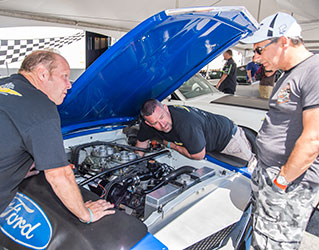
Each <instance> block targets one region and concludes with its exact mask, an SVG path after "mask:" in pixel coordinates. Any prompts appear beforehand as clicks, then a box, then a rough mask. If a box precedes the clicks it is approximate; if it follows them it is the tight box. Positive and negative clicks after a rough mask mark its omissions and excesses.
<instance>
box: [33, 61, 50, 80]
mask: <svg viewBox="0 0 319 250" xmlns="http://www.w3.org/2000/svg"><path fill="white" fill-rule="evenodd" d="M35 72H36V74H37V76H38V78H39V79H40V80H41V81H44V80H46V79H48V78H49V71H48V70H47V68H46V67H44V65H42V64H39V65H38V66H37V67H36V69H35Z"/></svg>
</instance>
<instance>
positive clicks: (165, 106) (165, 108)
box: [163, 104, 169, 112]
mask: <svg viewBox="0 0 319 250" xmlns="http://www.w3.org/2000/svg"><path fill="white" fill-rule="evenodd" d="M163 107H164V110H165V111H166V112H169V110H168V107H167V105H166V104H163Z"/></svg>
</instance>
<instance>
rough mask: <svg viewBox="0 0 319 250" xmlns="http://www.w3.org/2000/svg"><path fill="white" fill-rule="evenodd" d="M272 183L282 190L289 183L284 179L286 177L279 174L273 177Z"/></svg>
mask: <svg viewBox="0 0 319 250" xmlns="http://www.w3.org/2000/svg"><path fill="white" fill-rule="evenodd" d="M274 183H275V184H276V186H277V187H279V188H280V189H282V190H285V189H286V188H287V186H288V185H289V182H288V181H287V180H286V178H285V177H284V176H282V175H280V174H279V175H277V177H276V178H275V179H274Z"/></svg>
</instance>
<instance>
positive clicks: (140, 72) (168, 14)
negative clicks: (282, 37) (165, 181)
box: [59, 7, 257, 134]
mask: <svg viewBox="0 0 319 250" xmlns="http://www.w3.org/2000/svg"><path fill="white" fill-rule="evenodd" d="M256 27H257V23H256V21H255V20H254V18H253V17H251V15H250V14H249V13H248V12H247V10H246V9H245V8H244V7H218V8H216V7H198V8H186V9H173V10H166V11H162V12H160V13H158V14H156V15H154V16H152V17H150V18H148V19H147V20H145V21H144V22H142V23H141V24H139V25H138V26H137V27H135V28H134V29H133V30H131V31H130V32H128V33H127V34H126V35H125V36H123V38H121V39H120V40H119V41H118V42H117V43H115V44H114V45H113V46H112V47H111V48H110V49H108V50H107V51H106V52H105V53H104V54H102V55H101V56H100V57H99V58H98V59H97V60H96V61H95V62H94V63H93V64H92V65H91V66H90V67H89V68H88V69H87V70H86V71H85V72H84V73H83V74H82V75H81V76H80V77H79V78H78V79H77V80H76V81H75V82H74V84H73V88H72V89H71V90H70V91H69V93H68V95H67V96H66V98H65V101H64V102H63V104H62V105H60V106H59V112H60V116H61V123H62V132H63V134H67V133H69V132H72V131H75V130H79V129H85V128H89V127H93V126H104V125H111V124H120V123H124V122H127V121H131V120H133V119H135V118H136V117H137V115H138V113H139V109H140V108H141V105H142V104H143V102H144V101H145V100H147V99H149V98H157V99H159V100H163V99H164V98H165V97H166V96H168V95H169V94H171V93H172V92H173V91H174V90H175V89H177V88H178V87H179V86H180V85H181V84H183V82H185V81H186V80H188V79H189V78H190V77H192V76H193V75H194V74H195V73H196V72H198V71H199V70H200V69H201V68H203V67H204V66H205V65H206V64H207V63H209V62H210V61H212V60H213V59H214V58H216V57H217V56H218V55H220V54H221V53H222V52H223V51H225V50H226V49H227V48H229V47H231V46H233V45H234V44H236V43H237V42H238V41H239V40H240V39H242V38H243V37H245V36H247V35H248V34H250V33H251V32H254V31H255V30H256Z"/></svg>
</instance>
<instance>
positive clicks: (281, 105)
mask: <svg viewBox="0 0 319 250" xmlns="http://www.w3.org/2000/svg"><path fill="white" fill-rule="evenodd" d="M313 108H319V55H314V56H311V57H309V58H308V59H306V60H305V61H303V62H301V63H300V64H298V65H296V66H295V67H294V68H292V69H290V70H289V71H286V72H285V73H284V75H283V76H282V77H281V78H280V79H279V80H278V82H277V83H276V86H275V87H274V90H273V93H272V96H271V97H270V100H269V111H268V113H267V115H266V118H265V121H264V123H263V125H262V127H261V129H260V131H259V133H258V137H257V146H258V158H259V159H260V160H261V161H262V162H263V163H264V164H265V165H267V166H268V167H270V168H273V169H277V170H279V169H280V167H281V166H282V165H284V164H285V163H286V162H287V160H288V157H289V155H290V153H291V151H292V150H293V148H294V146H295V143H296V141H297V139H298V138H299V137H300V135H301V133H302V130H303V125H302V113H303V111H304V110H306V109H313ZM318 126H319V124H318ZM301 180H302V181H305V182H312V183H316V184H319V161H318V158H317V159H316V160H315V162H314V163H313V164H312V166H311V167H310V168H309V169H308V170H307V171H306V172H305V174H303V175H302V176H300V177H299V178H298V179H297V180H296V182H299V181H301Z"/></svg>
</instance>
